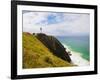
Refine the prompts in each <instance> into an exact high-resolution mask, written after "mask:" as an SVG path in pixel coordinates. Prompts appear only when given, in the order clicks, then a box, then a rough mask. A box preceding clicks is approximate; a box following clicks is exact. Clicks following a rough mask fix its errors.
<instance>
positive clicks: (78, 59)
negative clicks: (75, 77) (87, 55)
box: [63, 44, 89, 66]
mask: <svg viewBox="0 0 100 80" xmlns="http://www.w3.org/2000/svg"><path fill="white" fill-rule="evenodd" d="M63 46H64V47H65V48H66V51H67V52H68V51H70V54H71V55H70V58H71V60H72V63H73V64H75V65H78V66H89V61H88V60H86V59H84V58H83V57H82V56H81V53H79V52H75V51H72V50H71V49H70V48H69V47H68V46H67V45H64V44H63Z"/></svg>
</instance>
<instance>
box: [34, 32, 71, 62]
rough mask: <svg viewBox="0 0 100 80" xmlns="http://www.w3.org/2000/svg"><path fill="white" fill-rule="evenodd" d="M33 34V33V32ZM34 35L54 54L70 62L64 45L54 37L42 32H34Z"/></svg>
mask: <svg viewBox="0 0 100 80" xmlns="http://www.w3.org/2000/svg"><path fill="white" fill-rule="evenodd" d="M33 35H34V34H33ZM36 37H37V38H38V39H39V40H40V41H41V42H42V43H43V44H44V45H45V46H46V47H47V48H48V49H49V50H50V51H51V52H52V53H53V54H54V55H56V56H58V57H60V58H61V59H63V60H66V61H68V62H71V58H70V56H69V54H68V52H66V50H65V48H64V46H63V45H62V44H61V43H60V42H59V41H58V40H57V39H56V38H55V37H54V36H48V35H45V34H42V33H38V34H36Z"/></svg>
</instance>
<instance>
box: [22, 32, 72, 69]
mask: <svg viewBox="0 0 100 80" xmlns="http://www.w3.org/2000/svg"><path fill="white" fill-rule="evenodd" d="M57 50H58V51H57ZM63 50H64V51H63ZM66 54H67V53H65V49H64V47H63V46H62V45H61V43H60V42H59V41H58V40H57V39H56V38H55V37H53V36H47V35H45V34H37V35H35V34H34V35H32V34H30V33H25V32H24V33H23V68H25V69H26V68H44V67H68V66H74V65H73V64H71V63H70V61H71V59H70V57H69V56H68V54H67V55H66Z"/></svg>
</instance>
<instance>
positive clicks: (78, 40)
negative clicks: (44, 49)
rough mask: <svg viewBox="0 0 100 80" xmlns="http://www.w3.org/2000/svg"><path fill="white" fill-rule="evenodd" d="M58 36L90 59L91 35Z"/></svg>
mask: <svg viewBox="0 0 100 80" xmlns="http://www.w3.org/2000/svg"><path fill="white" fill-rule="evenodd" d="M56 38H57V39H58V40H59V41H60V42H61V43H62V44H64V45H66V46H68V47H69V48H70V49H71V50H72V51H75V52H79V53H80V54H81V55H82V57H83V58H84V59H86V60H88V61H89V60H90V52H89V49H90V48H89V36H66V37H65V36H64V37H62V36H57V37H56Z"/></svg>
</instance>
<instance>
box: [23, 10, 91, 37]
mask: <svg viewBox="0 0 100 80" xmlns="http://www.w3.org/2000/svg"><path fill="white" fill-rule="evenodd" d="M40 27H42V29H43V33H45V34H48V35H56V36H73V35H74V36H78V35H89V32H90V31H89V30H90V15H89V14H78V13H63V12H34V11H33V12H32V11H23V31H24V32H31V33H34V32H35V33H39V32H40Z"/></svg>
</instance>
